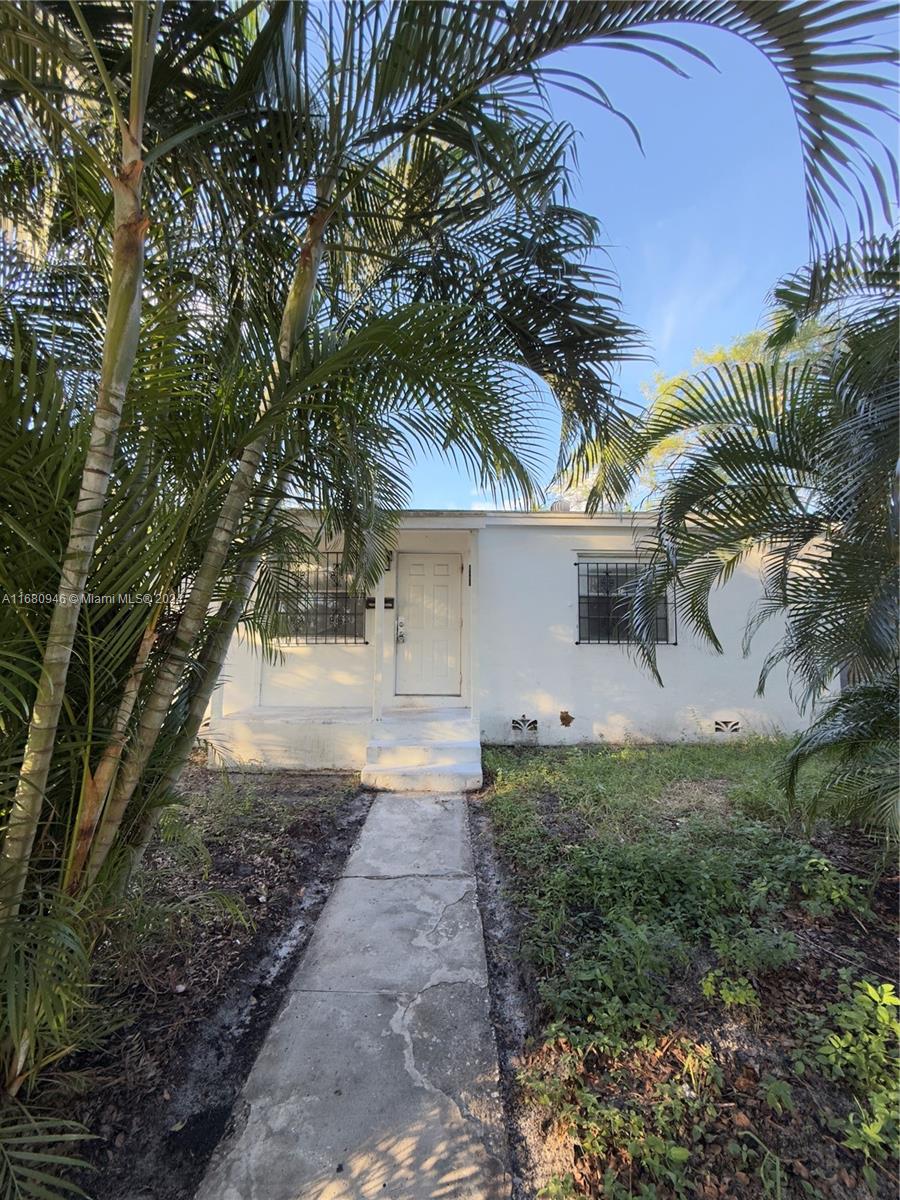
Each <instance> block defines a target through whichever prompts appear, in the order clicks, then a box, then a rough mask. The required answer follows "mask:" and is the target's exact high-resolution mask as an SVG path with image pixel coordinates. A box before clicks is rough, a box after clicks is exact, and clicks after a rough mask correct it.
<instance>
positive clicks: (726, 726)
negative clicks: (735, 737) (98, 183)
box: [714, 720, 741, 733]
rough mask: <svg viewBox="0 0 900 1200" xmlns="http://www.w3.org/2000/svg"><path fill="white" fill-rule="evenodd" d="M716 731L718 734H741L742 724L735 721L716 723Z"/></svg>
mask: <svg viewBox="0 0 900 1200" xmlns="http://www.w3.org/2000/svg"><path fill="white" fill-rule="evenodd" d="M714 729H715V732H716V733H740V732H741V723H740V721H734V720H722V721H716V722H715V724H714Z"/></svg>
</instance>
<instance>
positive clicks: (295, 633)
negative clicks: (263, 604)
mask: <svg viewBox="0 0 900 1200" xmlns="http://www.w3.org/2000/svg"><path fill="white" fill-rule="evenodd" d="M342 558H343V553H342V552H341V551H340V550H322V551H319V552H318V553H317V554H315V555H311V556H310V557H309V558H308V559H292V560H291V561H289V562H288V563H286V564H285V566H286V568H287V570H288V571H289V572H290V574H291V575H292V577H294V578H295V579H297V581H298V582H297V587H298V589H299V588H300V586H301V583H300V576H301V573H302V572H306V575H307V580H308V581H310V580H315V582H314V583H313V585H312V586H308V587H307V591H306V595H307V604H306V606H305V607H304V608H303V610H302V612H301V611H300V610H298V611H297V617H296V619H297V623H298V624H299V621H300V620H301V619H302V620H303V621H304V623H305V625H306V628H305V629H304V630H303V631H301V630H299V629H296V628H295V629H293V630H292V631H291V632H288V633H284V634H280V635H279V636H278V638H277V639H276V640H277V641H278V642H280V643H282V644H284V645H290V646H368V645H369V640H368V637H367V629H366V613H367V611H368V610H367V607H366V594H365V592H356V591H354V590H353V588H352V586H341V584H342V582H344V581H345V582H346V584H347V585H352V578H351V576H349V575H348V574H347V573H346V572H343V571H342V570H341V566H340V563H341V560H342ZM322 581H324V583H325V586H324V587H323V586H321V583H322ZM329 583H333V585H334V586H329ZM329 597H336V598H339V597H343V601H344V604H345V610H344V612H343V614H342V615H343V618H344V621H345V622H346V623H347V625H348V626H349V630H350V631H349V632H348V628H347V627H345V628H344V630H343V632H338V631H337V630H336V631H335V632H334V633H333V634H332V633H330V632H329V631H327V630H326V631H325V632H323V633H319V632H317V630H318V626H319V625H320V623H321V622H322V621H323V620H324V621H327V620H328V617H329V607H330V606H329ZM282 611H283V615H284V616H285V618H286V620H287V621H292V620H294V619H295V618H294V614H293V613H292V612H291V611H290V609H288V610H287V611H284V610H282ZM337 611H338V610H337V609H336V610H335V612H337ZM310 625H312V626H313V629H312V631H311V630H310Z"/></svg>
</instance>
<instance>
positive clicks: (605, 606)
mask: <svg viewBox="0 0 900 1200" xmlns="http://www.w3.org/2000/svg"><path fill="white" fill-rule="evenodd" d="M576 566H577V567H578V644H579V645H581V644H582V643H586V644H589V645H590V644H594V645H597V644H603V645H606V644H621V643H622V642H630V641H631V640H632V636H631V605H632V596H631V587H632V586H633V582H634V580H635V579H636V578H637V577H638V575H639V574H640V573H641V567H640V564H639V563H636V562H603V561H600V560H593V561H591V560H582V561H579V562H578V563H577V564H576ZM656 641H657V642H669V641H674V639H672V638H670V637H669V605H668V601H667V600H666V599H665V598H663V599H661V600H660V601H659V603H658V604H657V607H656Z"/></svg>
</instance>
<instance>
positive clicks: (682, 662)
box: [478, 514, 799, 744]
mask: <svg viewBox="0 0 900 1200" xmlns="http://www.w3.org/2000/svg"><path fill="white" fill-rule="evenodd" d="M521 521H522V523H521V524H519V523H516V519H515V518H512V517H509V518H498V519H496V520H491V519H490V518H489V519H488V522H487V524H486V527H485V528H484V529H483V530H482V531H481V534H480V537H479V541H480V545H479V559H480V564H481V568H480V579H479V588H480V605H479V607H480V621H479V633H478V645H479V672H480V685H479V689H478V704H479V710H480V721H481V729H482V734H483V738H484V740H485V741H487V742H509V741H511V740H513V738H512V734H511V721H512V719H513V718H517V717H521V716H522V715H525V716H527V717H529V718H534V719H536V720H537V722H538V741H539V742H541V743H542V744H558V743H577V742H590V741H609V742H621V741H623V740H626V739H629V738H635V739H638V740H650V741H674V740H679V739H686V740H697V739H701V738H705V737H707V736H711V735H712V734H713V729H714V725H713V723H714V721H715V720H716V719H722V718H725V719H731V720H733V719H737V720H739V721H740V722H741V730H742V732H744V733H746V732H751V731H755V732H760V733H761V732H771V731H773V730H775V729H783V730H788V729H794V728H797V727H798V724H799V715H798V713H797V709H796V707H795V705H794V704H793V702H792V701H791V699H790V696H789V695H788V691H787V685H786V682H785V679H784V676H783V674H779V673H777V672H776V673H775V674H773V676H772V677H771V679H770V680H769V684H768V686H767V688H766V694H765V696H763V697H759V696H757V695H756V694H755V692H756V681H757V678H758V676H759V668H760V664H761V662H762V659H763V657H764V655H765V652H766V650H768V648H769V647H770V646H771V645H772V643H773V641H774V639H775V636H777V633H778V629H777V626H776V625H775V624H773V625H772V626H771V628H770V629H769V630H768V631H766V630H763V631H762V632H761V633H760V635H759V636H758V639H757V642H756V646H755V652H754V654H753V656H752V657H751V658H748V659H745V658H743V657H742V654H741V640H742V636H743V631H744V625H745V622H746V619H747V616H748V613H749V610H750V608H751V606H752V605H753V602H754V600H755V599H757V598H758V596H759V591H760V581H759V575H758V570H757V567H756V566H755V565H754V566H749V567H742V568H740V569H739V570H738V571H737V572H736V573H735V576H734V577H733V579H732V581H731V582H730V583H729V584H728V585H727V586H726V587H725V588H723V589H721V590H720V591H719V592H717V593H715V594H714V596H713V601H712V604H711V612H712V616H713V624H714V628H715V629H716V632H717V633H718V635H719V638H720V640H721V642H722V645H723V647H724V649H725V654H723V655H717V654H715V653H714V652H713V651H712V650H710V649H709V648H707V647H704V646H702V645H700V644H698V643H697V642H696V641H694V640H693V639H692V638H690V637H689V635H688V632H687V629H686V628H685V626H684V622H680V623H679V626H678V644H677V645H660V646H659V647H658V663H659V669H660V673H661V675H662V678H663V683H664V685H665V686H664V687H660V686H659V685H658V684H657V683H656V682H655V681H654V680H653V678H652V677H651V676H650V674H649V673H648V672H647V671H646V670H645V669H644V668H643V667H641V666H640V665H639V664H638V663H637V662H636V661H635V660H634V659H633V658H631V657H630V656H629V654H628V652H627V650H626V648H624V647H621V646H616V645H593V644H592V645H578V644H577V639H578V580H577V570H576V567H575V563H576V561H577V555H578V553H579V551H580V552H592V551H593V552H602V553H603V554H604V555H611V554H612V553H613V552H616V551H619V552H621V553H622V554H623V557H624V558H625V559H626V560H627V558H628V556H629V555H630V554H633V553H634V546H635V536H634V524H633V521H634V518H633V517H631V516H630V515H627V514H625V515H622V516H621V517H619V516H612V517H602V518H598V519H596V520H595V521H591V522H588V521H587V520H586V519H585V518H584V517H583V516H581V515H580V514H572V515H570V516H566V515H564V514H561V515H560V516H559V517H558V518H557V520H556V522H550V521H548V520H546V519H545V518H544V517H543V516H542V517H540V518H539V519H538V522H537V523H536V524H535V523H532V522H530V521H529V520H528V518H527V517H524V516H523V517H522V518H521ZM670 618H671V613H670ZM767 635H768V636H767ZM563 711H565V712H568V713H569V714H570V715H571V716H572V717H573V718H574V719H573V721H572V723H571V725H569V726H568V727H567V726H565V725H563V724H562V723H561V721H560V713H561V712H563Z"/></svg>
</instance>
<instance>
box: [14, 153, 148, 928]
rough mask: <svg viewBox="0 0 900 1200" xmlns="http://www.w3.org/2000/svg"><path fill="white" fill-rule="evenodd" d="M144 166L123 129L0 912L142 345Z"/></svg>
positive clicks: (50, 726)
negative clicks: (71, 484)
mask: <svg viewBox="0 0 900 1200" xmlns="http://www.w3.org/2000/svg"><path fill="white" fill-rule="evenodd" d="M142 170H143V162H142V160H141V148H140V144H139V141H138V140H136V139H134V138H131V137H123V147H122V164H121V169H120V171H119V173H118V175H117V177H116V178H115V179H114V182H113V204H114V208H113V215H114V232H113V254H112V272H111V276H110V289H109V305H108V308H107V316H106V331H105V335H104V343H103V358H102V364H101V370H100V383H99V388H98V395H97V406H96V408H95V410H94V416H93V421H92V424H91V433H90V441H89V444H88V451H87V455H86V458H85V463H84V469H83V472H82V477H81V486H80V490H79V494H78V502H77V504H76V507H75V514H74V517H73V519H72V526H71V529H70V532H69V541H68V545H67V547H66V552H65V555H64V558H63V566H62V572H61V574H60V580H59V595H58V597H57V603H56V606H55V608H54V610H53V616H52V617H51V621H50V630H49V633H48V635H47V643H46V646H45V649H44V658H43V663H42V669H41V678H40V682H39V684H38V688H37V694H36V696H35V701H34V707H33V709H32V716H31V724H30V726H29V730H28V739H27V742H26V746H25V752H24V756H23V759H22V768H21V772H20V775H19V781H18V786H17V788H16V794H15V798H14V800H13V804H12V809H11V811H10V816H9V823H8V825H7V828H6V833H5V836H4V839H3V848H2V851H0V918H2V917H5V916H11V915H14V914H15V913H16V912H17V911H18V907H19V903H20V901H21V898H22V892H23V890H24V887H25V879H26V876H27V873H28V865H29V860H30V857H31V851H32V847H33V845H34V839H35V834H36V832H37V828H38V824H39V822H40V816H41V810H42V807H43V800H44V792H45V790H46V786H47V778H48V775H49V771H50V763H51V759H52V756H53V748H54V744H55V741H56V731H57V726H58V724H59V715H60V711H61V709H62V703H63V697H64V694H65V687H66V678H67V675H68V670H69V661H70V659H71V655H72V647H73V644H74V641H75V634H76V630H77V626H78V616H79V612H80V610H81V597H82V594H83V592H84V588H85V584H86V583H87V577H88V572H89V571H90V567H91V561H92V559H93V555H94V547H95V545H96V541H97V534H98V530H99V528H100V519H101V516H102V513H103V507H104V504H105V501H106V495H107V492H108V490H109V482H110V477H111V473H112V464H113V458H114V455H115V450H116V442H117V439H118V432H119V424H120V422H121V418H122V407H123V405H124V402H125V392H126V388H127V387H128V382H129V380H130V378H131V371H132V368H133V366H134V360H135V355H136V353H137V345H138V336H139V333H140V319H141V290H142V281H143V266H144V240H145V237H146V233H147V228H148V225H149V222H148V220H147V218H146V217H145V216H144V213H143V211H142V208H141V174H142Z"/></svg>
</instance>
